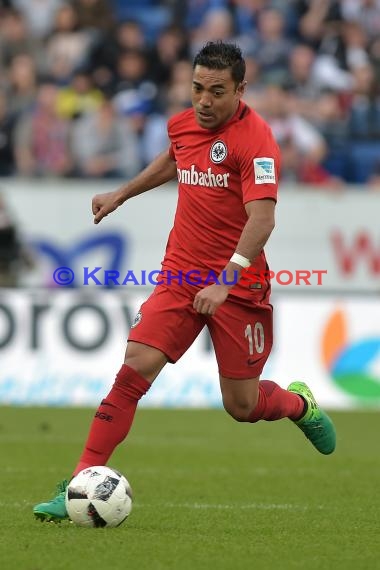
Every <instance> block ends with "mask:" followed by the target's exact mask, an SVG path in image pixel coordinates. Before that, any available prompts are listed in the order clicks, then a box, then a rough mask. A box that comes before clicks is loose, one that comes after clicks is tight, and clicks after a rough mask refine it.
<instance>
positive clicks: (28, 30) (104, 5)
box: [0, 0, 380, 189]
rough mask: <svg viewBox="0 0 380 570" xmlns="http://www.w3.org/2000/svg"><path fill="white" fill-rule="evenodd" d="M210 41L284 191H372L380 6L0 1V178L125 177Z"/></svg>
mask: <svg viewBox="0 0 380 570" xmlns="http://www.w3.org/2000/svg"><path fill="white" fill-rule="evenodd" d="M217 39H222V40H229V41H234V42H236V43H238V44H239V45H240V46H241V47H242V50H243V53H244V56H245V58H246V62H247V76H246V79H247V81H248V85H247V89H246V95H245V101H246V102H247V103H248V104H249V105H251V106H252V107H253V108H254V109H255V110H256V111H257V112H258V113H260V114H261V115H262V116H263V117H264V118H265V119H266V120H267V121H268V123H269V124H270V126H271V127H272V130H273V132H274V135H275V138H276V139H277V141H278V143H279V145H280V147H281V149H282V157H283V167H282V178H283V181H285V182H301V183H304V184H313V185H320V186H321V188H322V187H325V188H340V187H343V185H345V184H347V183H351V184H362V183H366V184H368V186H369V187H372V188H376V187H377V188H379V189H380V0H161V1H159V0H71V1H68V0H0V176H13V175H18V176H34V177H38V176H57V177H86V178H90V177H100V178H116V177H117V178H119V177H122V178H127V179H128V178H130V177H132V176H133V175H135V174H136V173H137V172H138V171H139V170H140V169H141V168H142V167H144V166H145V165H146V164H147V163H148V162H149V161H150V160H151V159H152V158H153V157H154V156H156V155H157V154H158V153H159V152H160V151H162V150H163V149H165V148H166V147H167V145H168V139H167V132H166V122H167V119H168V118H169V117H170V116H171V115H172V114H173V113H176V112H178V111H181V110H182V109H184V108H186V107H188V106H189V105H190V89H191V75H192V63H191V61H192V58H193V56H194V55H195V53H196V52H197V51H198V49H199V48H200V47H201V46H202V45H203V44H204V43H205V42H207V41H209V40H217Z"/></svg>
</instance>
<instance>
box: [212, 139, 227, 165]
mask: <svg viewBox="0 0 380 570" xmlns="http://www.w3.org/2000/svg"><path fill="white" fill-rule="evenodd" d="M226 156H227V147H226V145H225V144H224V142H223V141H216V142H214V144H213V145H212V147H211V148H210V158H211V160H212V161H213V162H214V163H215V164H219V162H223V160H224V159H225V158H226Z"/></svg>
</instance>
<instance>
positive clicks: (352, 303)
mask: <svg viewBox="0 0 380 570" xmlns="http://www.w3.org/2000/svg"><path fill="white" fill-rule="evenodd" d="M143 300H144V297H142V296H141V295H140V294H138V293H136V292H135V293H131V294H129V295H127V294H124V293H121V292H120V291H119V290H117V291H101V290H98V289H96V290H92V291H84V290H83V289H81V290H67V289H66V290H62V289H59V290H41V291H21V290H20V291H17V290H16V291H12V290H1V291H0V362H1V366H0V404H5V405H8V404H9V405H57V406H64V405H73V406H75V405H90V406H96V405H97V403H98V402H99V401H100V399H101V398H103V397H104V395H105V394H106V393H107V391H108V390H109V388H110V386H111V385H112V382H113V380H114V377H115V374H116V373H117V371H118V370H119V368H120V365H121V363H122V361H123V357H124V350H125V344H126V338H127V336H128V331H129V328H130V325H131V323H132V322H133V318H134V316H135V314H136V312H137V311H138V309H139V306H140V304H141V302H142V301H143ZM273 302H274V305H275V345H274V349H273V352H272V355H271V357H270V359H269V361H268V363H267V366H266V368H265V370H264V373H263V376H262V377H263V378H267V379H273V380H275V381H276V382H278V383H279V384H280V385H282V386H283V387H286V386H287V385H288V384H289V383H290V382H292V381H293V380H295V379H304V380H306V381H307V382H308V383H309V385H310V386H311V388H312V389H313V391H314V392H315V395H316V396H317V398H318V400H319V402H320V403H321V404H322V405H323V406H325V407H327V408H333V409H346V408H349V409H354V408H357V407H363V406H364V407H372V406H375V407H380V304H379V303H378V302H377V300H376V298H374V297H373V298H365V297H353V298H350V297H342V298H338V297H333V296H329V297H321V296H318V297H312V296H306V297H304V298H301V297H296V296H290V297H287V296H283V295H281V296H278V297H277V298H276V296H274V299H273ZM141 405H142V406H160V407H161V406H162V407H171V406H175V407H215V406H221V398H220V393H219V382H218V373H217V366H216V362H215V357H214V354H213V351H212V348H211V346H210V342H209V337H208V335H207V334H206V331H203V332H202V334H201V335H200V336H199V337H198V339H197V340H196V342H195V343H194V345H193V346H192V347H191V348H190V350H189V351H188V352H187V353H186V354H185V355H184V356H183V357H182V358H181V359H180V360H179V362H178V363H176V364H175V365H171V364H170V365H167V366H166V367H165V368H164V370H163V371H162V372H161V374H160V375H159V377H158V378H157V380H156V382H155V383H154V385H153V387H152V389H151V390H150V391H149V392H148V394H147V396H145V397H144V398H143V400H142V402H141Z"/></svg>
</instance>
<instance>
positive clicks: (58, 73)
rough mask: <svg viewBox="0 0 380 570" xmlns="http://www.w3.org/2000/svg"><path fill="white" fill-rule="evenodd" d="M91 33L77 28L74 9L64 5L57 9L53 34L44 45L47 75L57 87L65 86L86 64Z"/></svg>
mask: <svg viewBox="0 0 380 570" xmlns="http://www.w3.org/2000/svg"><path fill="white" fill-rule="evenodd" d="M91 38H92V36H91V33H90V32H89V31H88V30H80V29H79V28H78V17H77V14H76V12H75V10H74V8H73V7H72V6H71V5H69V4H66V5H64V6H62V7H61V8H59V10H58V11H57V14H56V18H55V27H54V33H53V34H52V35H51V36H50V38H49V39H48V41H47V45H46V56H47V65H48V67H47V73H48V75H49V76H50V77H52V78H54V80H55V82H56V83H57V84H58V85H67V83H68V82H69V81H70V78H71V76H72V74H73V73H74V72H75V71H76V70H77V69H79V68H80V67H82V66H83V65H84V64H86V63H87V60H88V55H89V52H90V46H91Z"/></svg>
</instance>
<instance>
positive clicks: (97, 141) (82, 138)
mask: <svg viewBox="0 0 380 570" xmlns="http://www.w3.org/2000/svg"><path fill="white" fill-rule="evenodd" d="M72 151H73V156H74V161H75V166H76V173H77V174H79V175H80V176H88V177H92V178H93V177H97V178H115V177H116V178H117V177H120V178H126V179H129V178H131V177H132V176H135V174H136V173H137V172H139V170H140V169H141V162H140V157H139V155H138V140H137V138H136V136H135V135H134V133H133V131H132V129H131V128H130V125H129V122H128V119H127V118H125V117H124V118H121V117H120V116H118V115H117V114H116V111H115V108H114V106H113V104H112V102H111V101H110V100H105V101H103V103H102V104H101V106H100V108H99V109H97V110H96V111H94V112H92V113H89V114H86V115H84V116H83V117H82V118H81V119H79V120H78V121H77V122H76V124H75V126H74V127H73V139H72Z"/></svg>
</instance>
